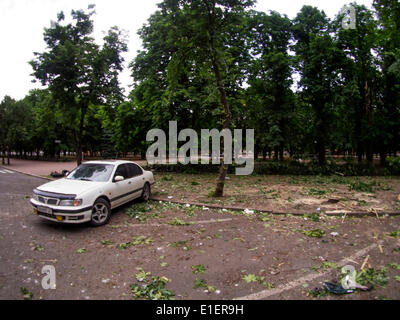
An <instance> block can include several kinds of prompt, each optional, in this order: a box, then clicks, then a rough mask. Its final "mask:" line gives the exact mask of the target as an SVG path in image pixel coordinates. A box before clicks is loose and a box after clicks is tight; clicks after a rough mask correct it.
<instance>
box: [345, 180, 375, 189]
mask: <svg viewBox="0 0 400 320" xmlns="http://www.w3.org/2000/svg"><path fill="white" fill-rule="evenodd" d="M376 185H377V183H376V181H371V182H369V183H368V182H363V181H361V180H357V181H353V182H350V184H349V190H350V191H353V190H354V191H360V192H374V187H375V186H376Z"/></svg>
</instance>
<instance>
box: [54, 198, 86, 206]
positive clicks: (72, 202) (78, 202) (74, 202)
mask: <svg viewBox="0 0 400 320" xmlns="http://www.w3.org/2000/svg"><path fill="white" fill-rule="evenodd" d="M81 204H82V199H75V200H61V201H60V204H59V205H60V206H66V207H78V206H80V205H81Z"/></svg>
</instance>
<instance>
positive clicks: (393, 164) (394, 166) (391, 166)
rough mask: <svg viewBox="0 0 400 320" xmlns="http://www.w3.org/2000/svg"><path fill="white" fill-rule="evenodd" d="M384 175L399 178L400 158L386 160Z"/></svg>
mask: <svg viewBox="0 0 400 320" xmlns="http://www.w3.org/2000/svg"><path fill="white" fill-rule="evenodd" d="M386 163H387V165H386V168H385V175H388V176H399V175H400V157H389V158H386Z"/></svg>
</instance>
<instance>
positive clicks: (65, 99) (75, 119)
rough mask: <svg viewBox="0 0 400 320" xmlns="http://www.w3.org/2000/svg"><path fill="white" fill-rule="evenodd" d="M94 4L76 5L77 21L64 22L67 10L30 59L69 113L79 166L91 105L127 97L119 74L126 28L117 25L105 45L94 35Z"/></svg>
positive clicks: (62, 106) (58, 18)
mask: <svg viewBox="0 0 400 320" xmlns="http://www.w3.org/2000/svg"><path fill="white" fill-rule="evenodd" d="M94 13H95V11H94V5H90V6H89V7H88V11H87V12H85V11H83V10H77V11H75V10H72V12H71V16H72V20H73V23H68V24H63V21H64V19H65V16H64V13H63V12H60V13H59V14H58V16H57V22H52V26H51V27H50V28H46V29H45V32H44V40H45V42H46V44H47V50H46V51H45V52H43V53H35V59H34V60H32V61H31V62H30V64H31V65H32V68H33V70H34V73H33V75H34V76H35V77H36V78H37V79H38V80H40V81H41V83H42V84H43V85H48V88H49V90H50V92H51V93H52V95H53V97H54V99H55V100H56V101H57V103H58V105H59V106H60V108H61V109H62V110H63V111H64V112H65V114H67V115H68V117H69V124H70V125H71V129H72V132H73V135H74V141H75V150H76V153H77V163H78V165H79V164H80V163H81V161H82V142H83V134H84V130H85V119H86V116H87V112H88V109H89V107H90V106H91V105H94V106H96V105H100V104H107V103H113V102H115V101H120V100H121V99H122V97H123V96H122V91H121V88H120V86H119V82H118V74H119V72H120V71H122V64H123V61H124V60H123V58H122V57H121V53H122V52H125V51H127V45H126V39H125V38H124V36H123V33H122V32H121V31H120V30H119V29H118V28H117V27H113V28H111V29H110V30H109V31H108V34H107V35H106V36H105V37H104V43H103V45H102V46H101V47H100V46H99V45H97V44H96V43H95V41H94V39H93V38H92V36H91V35H92V33H93V20H92V16H93V14H94Z"/></svg>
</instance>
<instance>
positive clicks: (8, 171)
mask: <svg viewBox="0 0 400 320" xmlns="http://www.w3.org/2000/svg"><path fill="white" fill-rule="evenodd" d="M2 171H5V172H7V173H14V171H10V170H7V169H3V170H2Z"/></svg>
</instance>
